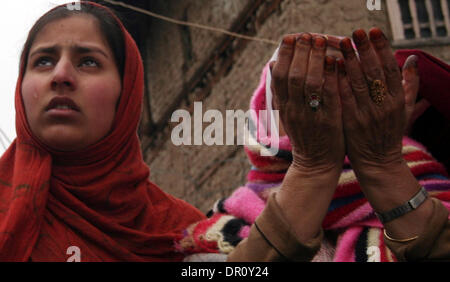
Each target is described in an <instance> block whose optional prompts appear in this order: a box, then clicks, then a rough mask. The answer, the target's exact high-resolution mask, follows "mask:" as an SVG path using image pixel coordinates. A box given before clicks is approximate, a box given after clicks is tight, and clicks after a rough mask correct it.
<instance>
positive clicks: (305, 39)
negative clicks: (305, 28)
mask: <svg viewBox="0 0 450 282" xmlns="http://www.w3.org/2000/svg"><path fill="white" fill-rule="evenodd" d="M311 39H312V36H311V34H309V33H307V32H305V33H302V34H301V35H300V37H299V38H298V41H299V42H300V43H303V44H307V45H311Z"/></svg>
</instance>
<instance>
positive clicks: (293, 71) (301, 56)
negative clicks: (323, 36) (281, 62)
mask: <svg viewBox="0 0 450 282" xmlns="http://www.w3.org/2000/svg"><path fill="white" fill-rule="evenodd" d="M311 39H312V36H311V35H310V34H309V33H302V34H300V36H299V37H298V38H297V41H296V43H295V52H294V57H293V59H292V63H291V68H290V70H289V78H288V89H289V99H294V100H296V101H298V102H299V103H302V104H304V103H305V98H304V95H303V90H304V85H305V79H306V73H307V70H308V63H309V62H308V61H309V53H310V51H311Z"/></svg>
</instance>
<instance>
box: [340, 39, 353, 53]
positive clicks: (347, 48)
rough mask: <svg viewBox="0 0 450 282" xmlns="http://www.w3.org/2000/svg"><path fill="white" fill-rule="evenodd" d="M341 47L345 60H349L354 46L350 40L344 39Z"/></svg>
mask: <svg viewBox="0 0 450 282" xmlns="http://www.w3.org/2000/svg"><path fill="white" fill-rule="evenodd" d="M339 46H340V47H341V50H342V54H343V55H344V57H345V58H347V57H348V55H350V54H352V53H353V44H352V40H351V39H350V38H348V37H346V38H344V39H342V40H341V42H340V43H339Z"/></svg>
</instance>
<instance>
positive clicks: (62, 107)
mask: <svg viewBox="0 0 450 282" xmlns="http://www.w3.org/2000/svg"><path fill="white" fill-rule="evenodd" d="M45 112H46V114H48V115H49V116H50V117H54V118H73V117H75V116H76V115H78V114H79V113H80V108H79V107H78V105H77V104H76V103H75V102H74V101H73V100H72V99H70V98H68V97H64V96H58V97H55V98H53V99H52V100H51V101H50V103H49V104H48V105H47V107H46V108H45Z"/></svg>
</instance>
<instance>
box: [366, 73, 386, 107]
mask: <svg viewBox="0 0 450 282" xmlns="http://www.w3.org/2000/svg"><path fill="white" fill-rule="evenodd" d="M369 93H370V99H372V101H373V102H374V103H375V104H377V105H378V106H381V105H382V104H383V101H384V98H385V97H386V86H385V85H384V83H383V82H382V81H381V80H379V79H376V80H373V81H370V82H369Z"/></svg>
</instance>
